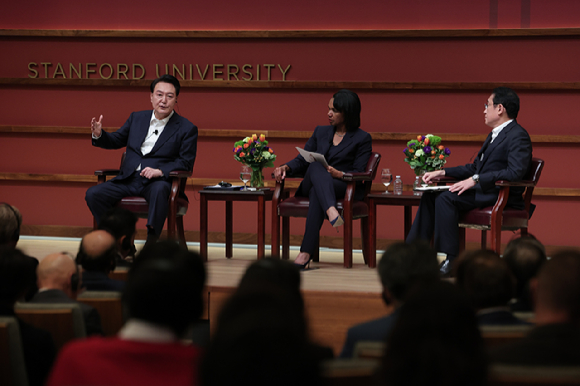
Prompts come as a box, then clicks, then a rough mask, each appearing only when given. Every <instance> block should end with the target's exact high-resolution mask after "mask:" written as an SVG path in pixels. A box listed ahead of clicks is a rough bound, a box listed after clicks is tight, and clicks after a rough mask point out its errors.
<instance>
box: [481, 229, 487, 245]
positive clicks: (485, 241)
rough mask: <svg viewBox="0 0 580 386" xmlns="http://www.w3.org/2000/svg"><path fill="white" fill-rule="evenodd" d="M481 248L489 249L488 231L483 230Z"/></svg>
mask: <svg viewBox="0 0 580 386" xmlns="http://www.w3.org/2000/svg"><path fill="white" fill-rule="evenodd" d="M481 249H487V231H481Z"/></svg>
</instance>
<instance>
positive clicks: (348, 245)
mask: <svg viewBox="0 0 580 386" xmlns="http://www.w3.org/2000/svg"><path fill="white" fill-rule="evenodd" d="M345 212H346V211H345ZM343 215H345V216H344V268H352V214H349V215H346V213H343Z"/></svg>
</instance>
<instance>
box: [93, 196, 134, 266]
mask: <svg viewBox="0 0 580 386" xmlns="http://www.w3.org/2000/svg"><path fill="white" fill-rule="evenodd" d="M136 224H137V216H135V213H133V212H131V211H130V210H127V209H124V208H117V207H114V208H111V209H109V210H108V211H107V212H106V213H105V215H104V216H103V217H101V222H100V223H99V229H102V230H105V231H107V232H109V233H110V234H112V235H113V237H114V238H115V241H116V245H117V267H130V266H131V262H132V261H133V258H134V257H135V252H136V250H135V232H136V227H135V225H136Z"/></svg>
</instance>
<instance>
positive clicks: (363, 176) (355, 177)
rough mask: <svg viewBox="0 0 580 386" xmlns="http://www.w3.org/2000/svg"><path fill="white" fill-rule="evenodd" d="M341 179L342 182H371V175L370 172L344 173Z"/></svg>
mask: <svg viewBox="0 0 580 386" xmlns="http://www.w3.org/2000/svg"><path fill="white" fill-rule="evenodd" d="M342 179H343V180H344V181H371V180H372V173H370V172H360V173H356V172H355V173H344V175H343V176H342Z"/></svg>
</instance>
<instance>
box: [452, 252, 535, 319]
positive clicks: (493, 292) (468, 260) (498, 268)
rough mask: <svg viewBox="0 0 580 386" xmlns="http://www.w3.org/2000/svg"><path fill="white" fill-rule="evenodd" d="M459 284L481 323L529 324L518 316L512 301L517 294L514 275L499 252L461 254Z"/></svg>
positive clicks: (457, 278)
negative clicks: (510, 304)
mask: <svg viewBox="0 0 580 386" xmlns="http://www.w3.org/2000/svg"><path fill="white" fill-rule="evenodd" d="M455 275H456V283H457V285H458V287H459V288H460V289H461V290H462V291H463V292H464V293H465V294H466V295H467V298H468V299H469V300H470V301H471V304H472V305H473V307H474V308H475V310H476V311H477V322H478V324H479V325H480V326H490V325H502V326H503V325H518V324H528V323H527V322H525V321H523V320H520V319H518V318H516V317H515V316H514V315H513V314H512V312H511V310H510V308H509V302H510V300H511V298H512V297H513V294H514V284H515V281H514V278H513V276H512V274H511V272H510V270H509V267H508V266H507V264H506V262H505V261H503V260H502V259H501V258H500V257H499V255H498V254H497V253H495V252H494V251H491V250H476V251H469V252H466V253H465V254H464V255H463V256H460V258H459V261H458V265H457V268H456V273H455Z"/></svg>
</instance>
